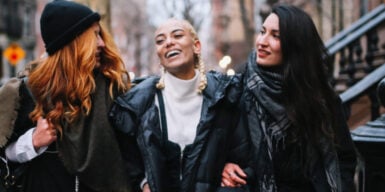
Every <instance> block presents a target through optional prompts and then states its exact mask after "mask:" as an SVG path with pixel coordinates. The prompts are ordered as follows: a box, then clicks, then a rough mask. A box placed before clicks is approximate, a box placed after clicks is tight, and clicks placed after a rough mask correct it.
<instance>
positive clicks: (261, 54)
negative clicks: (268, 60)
mask: <svg viewBox="0 0 385 192" xmlns="http://www.w3.org/2000/svg"><path fill="white" fill-rule="evenodd" d="M269 54H270V52H268V51H266V50H264V49H258V57H266V56H268V55H269Z"/></svg>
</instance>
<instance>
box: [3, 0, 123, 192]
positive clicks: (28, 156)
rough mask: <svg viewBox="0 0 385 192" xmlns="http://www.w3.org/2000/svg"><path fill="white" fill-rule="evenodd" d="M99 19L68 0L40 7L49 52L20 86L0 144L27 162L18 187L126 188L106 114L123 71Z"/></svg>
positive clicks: (46, 190)
mask: <svg viewBox="0 0 385 192" xmlns="http://www.w3.org/2000/svg"><path fill="white" fill-rule="evenodd" d="M99 20H100V15H99V14H98V13H96V12H93V11H92V10H91V9H89V8H88V7H86V6H84V5H81V4H78V3H75V2H70V1H53V2H51V3H48V4H47V5H46V6H45V8H44V10H43V13H42V16H41V20H40V24H41V33H42V37H43V40H44V43H45V47H46V52H47V53H48V56H47V57H46V58H44V59H42V60H41V61H40V62H39V64H38V65H37V67H35V68H34V69H33V70H32V71H31V72H30V73H29V77H28V81H27V82H23V83H22V85H21V86H20V93H21V95H20V107H19V108H18V109H16V110H17V112H18V114H17V119H16V122H15V125H14V130H13V134H12V135H11V137H10V139H9V140H8V142H7V144H6V145H5V146H6V150H5V155H6V157H7V159H8V160H9V161H10V162H16V163H21V164H27V169H26V170H25V173H24V176H23V183H22V191H26V192H28V191H40V192H55V191H62V192H70V191H71V192H73V191H79V190H80V191H90V192H93V191H116V192H127V191H130V186H129V184H128V183H129V182H128V180H129V179H128V177H129V175H128V173H127V172H126V169H125V168H124V163H123V158H122V155H121V148H120V145H119V141H118V139H117V138H118V137H120V136H121V134H120V132H119V131H117V130H115V129H113V128H112V126H111V125H110V122H109V119H108V110H109V108H110V105H111V104H112V101H113V99H114V98H115V97H116V96H117V95H118V94H121V93H124V92H126V91H127V90H128V89H129V88H130V84H129V77H128V73H127V71H126V70H125V67H124V64H123V61H122V59H121V57H120V56H119V53H118V49H117V47H116V46H115V44H114V42H113V39H112V38H111V36H110V35H109V34H108V33H107V31H106V29H105V28H104V27H103V26H101V25H100V24H99ZM33 101H34V102H33ZM107 165H108V166H107Z"/></svg>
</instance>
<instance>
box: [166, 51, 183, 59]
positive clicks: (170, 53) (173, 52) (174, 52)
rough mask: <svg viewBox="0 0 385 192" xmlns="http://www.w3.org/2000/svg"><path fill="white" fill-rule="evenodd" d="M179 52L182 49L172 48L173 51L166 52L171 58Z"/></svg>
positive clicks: (167, 56)
mask: <svg viewBox="0 0 385 192" xmlns="http://www.w3.org/2000/svg"><path fill="white" fill-rule="evenodd" d="M179 53H180V51H178V50H172V51H170V52H168V53H166V58H169V57H171V56H174V55H177V54H179Z"/></svg>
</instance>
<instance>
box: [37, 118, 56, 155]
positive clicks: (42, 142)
mask: <svg viewBox="0 0 385 192" xmlns="http://www.w3.org/2000/svg"><path fill="white" fill-rule="evenodd" d="M56 139H57V135H56V129H54V127H53V125H52V124H51V123H50V122H49V121H48V120H47V119H44V118H42V117H39V118H38V120H37V126H36V129H35V130H34V132H33V135H32V144H33V146H34V147H35V149H37V148H40V147H43V146H48V145H49V144H51V143H52V142H53V141H55V140H56Z"/></svg>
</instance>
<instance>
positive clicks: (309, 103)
mask: <svg viewBox="0 0 385 192" xmlns="http://www.w3.org/2000/svg"><path fill="white" fill-rule="evenodd" d="M272 13H274V14H276V15H277V16H278V18H279V30H280V41H281V50H282V60H283V63H282V64H283V67H284V80H283V85H282V86H283V88H282V89H283V94H284V105H285V107H286V109H287V114H288V117H289V119H290V120H291V121H292V123H293V125H294V126H293V129H294V132H293V134H295V135H296V136H297V137H298V138H300V139H304V140H306V141H307V142H309V143H310V144H314V145H315V146H319V142H318V141H319V139H320V138H327V139H330V140H334V131H333V130H334V127H335V124H336V123H335V122H336V121H335V117H336V115H335V114H336V111H335V110H334V109H335V99H336V94H335V92H334V91H333V89H332V87H331V86H330V84H329V82H328V78H327V75H326V67H327V63H326V62H327V60H326V58H327V50H326V48H325V46H324V44H323V41H322V39H321V38H320V36H319V34H318V32H317V29H316V27H315V25H314V23H313V21H312V19H311V18H310V16H309V15H308V14H306V13H305V12H304V11H302V10H301V9H299V8H297V7H294V6H291V5H283V4H279V5H275V6H274V7H273V9H272Z"/></svg>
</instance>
